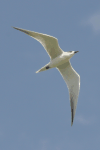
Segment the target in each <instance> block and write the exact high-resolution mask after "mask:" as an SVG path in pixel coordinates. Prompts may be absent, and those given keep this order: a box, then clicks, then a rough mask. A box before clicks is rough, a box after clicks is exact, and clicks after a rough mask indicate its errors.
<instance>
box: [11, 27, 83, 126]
mask: <svg viewBox="0 0 100 150" xmlns="http://www.w3.org/2000/svg"><path fill="white" fill-rule="evenodd" d="M13 28H14V29H17V30H20V31H22V32H24V33H26V34H28V35H29V36H31V37H33V38H34V39H36V40H37V41H39V42H40V43H41V44H42V45H43V47H44V48H45V50H46V51H47V53H48V54H49V56H50V62H49V63H48V64H47V65H45V66H44V67H42V68H41V69H40V70H38V71H37V72H36V73H38V72H41V71H45V70H48V69H51V68H57V69H58V71H59V72H60V74H61V75H62V77H63V79H64V80H65V82H66V84H67V87H68V89H69V95H70V105H71V125H72V124H73V120H74V116H75V112H76V106H77V100H78V95H79V90H80V76H79V74H78V73H77V72H76V71H75V70H74V69H73V68H72V66H71V64H70V58H71V57H72V56H74V54H75V53H77V52H78V51H69V52H64V51H63V50H62V49H61V48H60V47H59V45H58V40H57V38H55V37H53V36H49V35H46V34H42V33H38V32H34V31H29V30H24V29H20V28H16V27H13Z"/></svg>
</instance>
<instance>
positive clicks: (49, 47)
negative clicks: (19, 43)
mask: <svg viewBox="0 0 100 150" xmlns="http://www.w3.org/2000/svg"><path fill="white" fill-rule="evenodd" d="M13 28H14V29H16V30H19V31H22V32H24V33H26V34H28V35H29V36H31V37H33V38H34V39H36V40H37V41H39V42H40V43H41V44H42V46H43V47H44V48H45V50H46V51H47V53H48V54H49V56H50V58H51V59H54V58H55V57H57V56H59V55H60V54H62V53H63V50H62V49H61V48H60V47H59V45H58V39H57V38H55V37H53V36H50V35H47V34H43V33H38V32H34V31H29V30H24V29H20V28H16V27H13Z"/></svg>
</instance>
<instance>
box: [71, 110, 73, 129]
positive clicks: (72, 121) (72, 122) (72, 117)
mask: <svg viewBox="0 0 100 150" xmlns="http://www.w3.org/2000/svg"><path fill="white" fill-rule="evenodd" d="M71 112H72V120H71V126H72V125H73V109H72V110H71Z"/></svg>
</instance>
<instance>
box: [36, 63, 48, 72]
mask: <svg viewBox="0 0 100 150" xmlns="http://www.w3.org/2000/svg"><path fill="white" fill-rule="evenodd" d="M49 68H50V67H49V65H48V64H47V65H45V66H44V67H42V68H41V69H39V70H38V71H36V73H39V72H41V71H45V70H47V69H49Z"/></svg>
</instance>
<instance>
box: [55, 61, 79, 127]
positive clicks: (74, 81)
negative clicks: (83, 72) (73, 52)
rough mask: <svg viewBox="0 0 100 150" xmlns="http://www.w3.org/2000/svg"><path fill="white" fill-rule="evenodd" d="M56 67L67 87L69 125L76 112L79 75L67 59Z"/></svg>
mask: <svg viewBox="0 0 100 150" xmlns="http://www.w3.org/2000/svg"><path fill="white" fill-rule="evenodd" d="M57 69H58V70H59V72H60V73H61V75H62V77H63V79H64V80H65V82H66V84H67V87H68V89H69V95H70V105H71V125H72V124H73V120H74V116H75V112H76V106H77V101H78V95H79V90H80V76H79V74H78V73H77V72H76V71H75V70H74V69H73V68H72V66H71V64H70V62H69V61H68V62H66V63H65V64H62V65H60V66H58V67H57Z"/></svg>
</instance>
